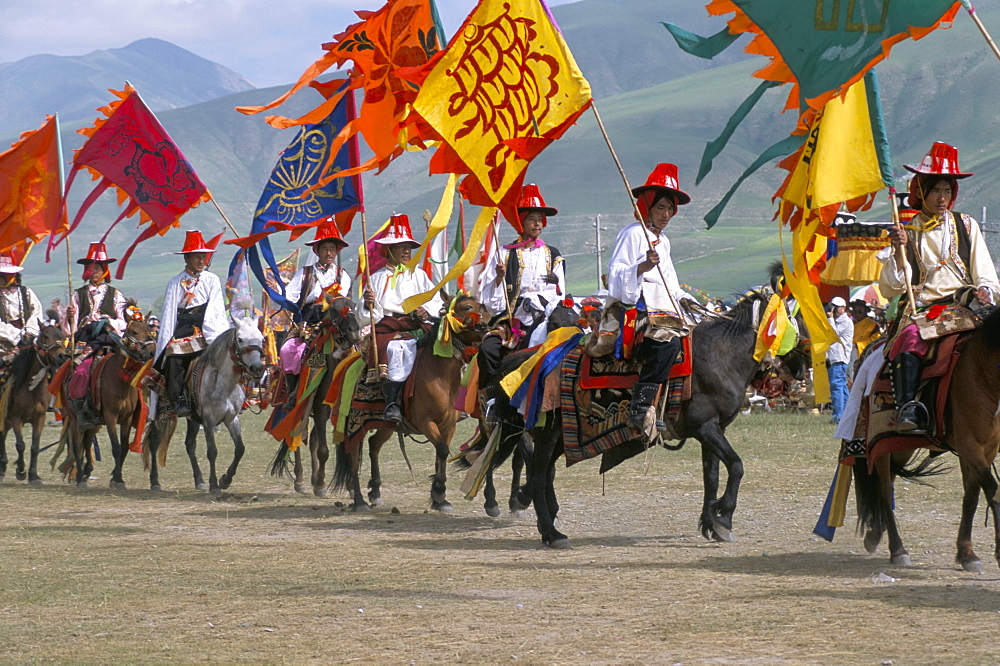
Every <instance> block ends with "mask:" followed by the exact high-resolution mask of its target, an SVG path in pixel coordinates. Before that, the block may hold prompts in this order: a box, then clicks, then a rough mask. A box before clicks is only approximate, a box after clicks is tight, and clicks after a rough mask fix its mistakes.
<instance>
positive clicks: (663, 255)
mask: <svg viewBox="0 0 1000 666" xmlns="http://www.w3.org/2000/svg"><path fill="white" fill-rule="evenodd" d="M647 235H648V238H649V239H650V240H652V241H655V240H657V239H659V243H657V244H656V245H655V249H656V254H657V255H659V257H660V263H659V266H660V269H661V270H662V272H663V278H662V279H661V278H660V271H658V270H657V269H656V267H653V268H652V269H650V270H648V271H646V272H645V273H643V274H642V275H638V274H637V269H638V267H639V264H641V263H642V262H644V261H645V260H646V252H647V251H648V250H649V244H648V243H647V241H646V236H647ZM608 292H609V295H610V297H611V298H613V299H615V300H618V301H621V302H622V303H623V304H625V305H626V306H633V305H635V304H636V303H638V302H639V298H640V297H642V296H645V297H646V298H645V301H646V307H647V309H649V310H660V311H664V312H673V313H674V314H681V315H682V316H683V313H677V312H676V307H674V303H676V305H677V307H680V302H681V301H682V300H690V301H696V299H695V298H694V297H693V296H691V295H690V294H688V293H687V292H685V291H684V290H683V289H681V286H680V283H679V282H678V281H677V271H675V270H674V263H673V261H671V259H670V239H669V238H667V236H666V234H664V233H661V234H660V235H659V236H655V235H654V234H653V233H652V232H650V231H648V230H647V229H646V227H645V226H643V225H642V224H639V223H638V222H636V223H635V224H630V225H629V226H627V227H625V228H624V229H622V230H621V231H619V232H618V238H617V239H616V240H615V249H614V251H613V252H612V253H611V260H610V261H609V262H608ZM668 293H669V295H670V296H672V297H673V301H674V303H671V301H670V298H669V297H668Z"/></svg>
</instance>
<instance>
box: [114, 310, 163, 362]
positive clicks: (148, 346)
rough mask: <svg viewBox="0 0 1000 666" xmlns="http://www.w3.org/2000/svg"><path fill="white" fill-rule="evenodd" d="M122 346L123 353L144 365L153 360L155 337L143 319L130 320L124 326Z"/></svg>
mask: <svg viewBox="0 0 1000 666" xmlns="http://www.w3.org/2000/svg"><path fill="white" fill-rule="evenodd" d="M122 344H123V345H125V351H126V352H127V353H128V354H129V355H130V356H134V357H135V358H137V359H138V360H140V361H142V362H143V363H145V362H146V361H148V360H149V359H151V358H153V353H154V352H155V351H156V336H155V335H153V329H152V328H150V326H149V324H147V323H146V322H145V320H143V319H132V320H130V321H129V323H128V325H127V326H125V333H124V334H123V335H122Z"/></svg>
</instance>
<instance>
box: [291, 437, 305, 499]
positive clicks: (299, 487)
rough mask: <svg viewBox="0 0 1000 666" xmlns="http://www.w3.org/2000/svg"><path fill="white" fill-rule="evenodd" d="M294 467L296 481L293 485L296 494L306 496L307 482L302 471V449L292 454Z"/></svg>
mask: <svg viewBox="0 0 1000 666" xmlns="http://www.w3.org/2000/svg"><path fill="white" fill-rule="evenodd" d="M292 460H293V461H294V462H293V467H294V469H295V481H293V485H294V487H295V492H297V493H301V494H302V495H305V494H306V480H305V475H304V474H303V471H302V447H301V446H300V447H299V448H297V449H295V453H293V454H292Z"/></svg>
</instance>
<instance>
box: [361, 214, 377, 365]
mask: <svg viewBox="0 0 1000 666" xmlns="http://www.w3.org/2000/svg"><path fill="white" fill-rule="evenodd" d="M361 248H362V250H361V251H362V252H363V253H364V257H365V289H371V288H372V269H371V266H372V262H371V261H369V257H368V222H367V220H366V219H365V208H364V206H362V207H361ZM361 298H362V299H364V292H362V295H361ZM368 323H369V324H370V328H371V331H370V332H369V333H370V335H371V342H370V343H369V344H370V345H371V350H372V361H373V363H374V367H372V368H371V369H370V370H369V379H371V377H372V376H374V377H376V378H377V377H378V344H377V343H376V340H375V313H374V312H372V310H371V308H369V309H368ZM369 383H372V382H371V381H369Z"/></svg>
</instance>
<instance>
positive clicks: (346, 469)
mask: <svg viewBox="0 0 1000 666" xmlns="http://www.w3.org/2000/svg"><path fill="white" fill-rule="evenodd" d="M350 480H351V457H350V456H349V455H347V444H346V443H345V442H338V443H337V464H336V465H335V466H334V469H333V481H331V482H330V486H331V487H332V488H333V489H334V490H346V489H347V487H348V484H349V483H350Z"/></svg>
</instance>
